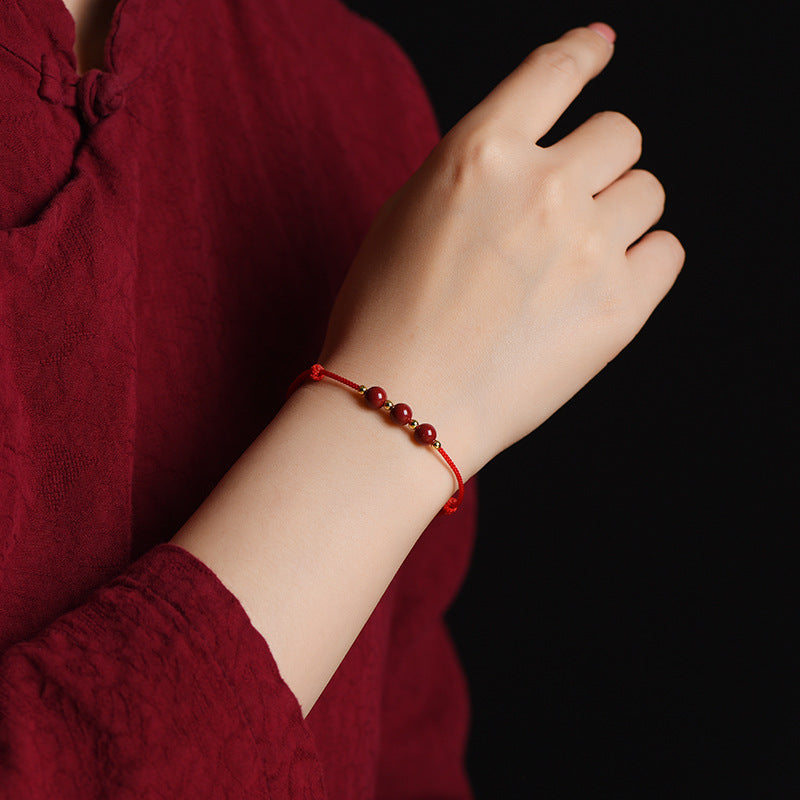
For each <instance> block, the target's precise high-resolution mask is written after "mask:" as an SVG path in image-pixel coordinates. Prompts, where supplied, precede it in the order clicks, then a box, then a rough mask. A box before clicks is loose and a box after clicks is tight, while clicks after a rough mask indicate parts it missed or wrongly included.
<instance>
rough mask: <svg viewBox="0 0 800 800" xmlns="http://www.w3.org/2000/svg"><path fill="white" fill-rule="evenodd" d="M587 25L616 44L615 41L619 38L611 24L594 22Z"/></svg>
mask: <svg viewBox="0 0 800 800" xmlns="http://www.w3.org/2000/svg"><path fill="white" fill-rule="evenodd" d="M586 27H587V28H589V29H590V30H593V31H594V32H595V33H599V34H600V35H601V36H602V37H603V38H604V39H605V40H606V41H608V42H610V43H611V44H614V42H615V41H616V40H617V32H616V31H615V30H614V29H613V28H612V27H611V26H610V25H606V23H605V22H593V23H592V24H591V25H587V26H586Z"/></svg>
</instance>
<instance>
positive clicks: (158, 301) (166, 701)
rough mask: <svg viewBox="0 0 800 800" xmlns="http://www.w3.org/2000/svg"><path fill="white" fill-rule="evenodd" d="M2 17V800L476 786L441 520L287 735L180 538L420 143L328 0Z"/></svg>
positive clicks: (415, 98)
mask: <svg viewBox="0 0 800 800" xmlns="http://www.w3.org/2000/svg"><path fill="white" fill-rule="evenodd" d="M72 37H73V25H72V18H71V17H70V16H69V14H68V12H67V11H66V9H65V7H64V6H63V3H62V0H3V2H2V3H0V797H3V798H5V797H9V798H12V797H13V798H16V797H20V798H22V797H25V798H40V797H41V798H48V800H49V799H50V798H55V797H59V798H64V797H66V798H81V800H85V799H86V798H94V797H98V798H99V797H104V798H105V797H126V798H127V797H131V798H134V797H135V798H144V797H148V798H149V797H164V798H178V797H193V798H194V797H214V798H223V797H224V798H234V797H253V798H255V797H258V798H263V797H269V798H320V797H326V796H327V797H330V798H336V799H337V800H338V799H339V798H353V799H354V800H355V799H356V798H357V799H358V800H365V799H367V798H372V797H376V798H395V797H397V798H399V797H402V798H414V797H434V796H435V797H448V798H462V797H468V796H469V789H468V787H467V783H466V780H465V777H464V771H463V763H462V761H463V747H464V740H465V736H466V726H467V713H468V712H467V701H466V691H465V683H464V680H463V676H462V673H461V671H460V668H459V666H458V663H457V659H456V657H455V655H454V651H453V648H452V645H451V643H450V640H449V637H448V635H447V633H446V631H445V628H444V625H443V622H442V613H443V611H444V609H445V608H446V607H447V605H448V603H449V602H450V601H451V599H452V597H453V595H454V593H455V591H456V590H457V587H458V585H459V583H460V581H461V580H462V578H463V575H464V572H465V569H466V565H467V561H468V557H469V551H470V547H471V542H472V536H473V528H474V516H475V498H474V492H473V491H472V490H471V489H470V490H468V494H467V498H466V500H465V504H464V506H463V507H462V509H461V510H460V511H459V513H458V514H455V515H453V516H451V517H446V518H444V517H440V518H438V519H437V520H436V521H435V522H434V524H433V525H432V526H431V527H430V529H429V530H428V531H427V532H426V533H425V534H424V535H423V537H422V538H421V539H420V541H419V543H418V544H417V546H416V547H415V549H414V550H413V551H412V553H411V555H410V556H409V558H408V560H407V561H406V563H405V564H404V565H403V567H402V568H401V570H400V572H399V573H398V575H397V577H396V578H395V580H394V582H393V583H392V585H391V586H390V587H389V590H388V591H387V593H386V595H385V596H384V598H383V599H382V601H381V603H380V604H379V606H378V608H377V609H376V611H375V612H374V614H373V615H372V617H371V619H370V621H369V622H368V624H367V626H366V627H365V628H364V630H363V632H362V634H361V636H360V637H359V639H358V640H357V642H356V643H355V645H354V646H353V648H352V650H351V651H350V653H349V654H348V656H347V658H346V659H345V661H344V662H343V664H342V666H341V667H340V669H339V670H338V672H337V673H336V675H335V676H334V678H333V680H332V681H331V683H330V684H329V686H328V687H327V688H326V690H325V692H324V693H323V695H322V697H321V698H320V700H319V701H318V703H317V705H316V706H315V708H314V709H313V710H312V712H311V714H310V715H309V717H308V719H307V720H305V721H303V719H302V717H301V714H300V710H299V707H298V705H297V702H296V700H295V698H294V696H293V695H292V693H291V692H290V690H289V689H288V688H287V686H286V685H285V684H284V683H283V682H282V680H281V678H280V676H279V675H278V672H277V669H276V667H275V664H274V662H273V660H272V658H271V655H270V652H269V648H268V643H266V642H265V641H264V640H263V638H262V637H261V636H260V635H259V634H258V633H257V632H256V631H255V629H254V628H253V627H252V626H251V625H250V623H249V620H248V619H247V616H246V614H245V613H244V610H243V609H242V607H241V605H240V604H239V602H238V601H237V600H236V598H235V597H234V596H233V595H231V594H230V592H228V590H227V589H226V588H225V587H224V586H223V585H222V584H221V583H220V582H219V581H218V580H217V578H216V577H215V576H214V574H213V573H212V572H211V571H210V570H209V569H208V568H207V567H205V566H204V565H203V564H202V563H201V562H199V561H197V560H196V559H194V558H193V557H192V556H191V555H189V554H188V553H186V552H185V551H183V550H181V549H180V548H176V547H174V546H172V545H169V544H164V542H168V541H169V539H170V538H171V536H172V535H173V534H174V533H175V532H176V531H177V530H178V529H179V528H180V526H181V525H182V524H183V522H184V521H185V520H186V519H187V518H188V517H189V515H190V514H191V513H192V512H193V511H194V509H195V508H196V507H197V506H198V505H199V504H200V502H201V501H202V500H203V499H204V497H205V496H206V495H207V494H208V493H209V491H210V490H211V489H212V487H213V486H214V485H215V483H216V482H217V481H218V480H219V478H220V477H221V476H222V475H223V474H224V473H225V471H226V470H227V469H228V468H229V467H230V465H231V464H232V463H233V462H234V461H235V460H236V458H237V457H238V456H239V455H240V454H241V453H242V452H243V450H244V449H245V448H246V447H247V446H248V444H249V443H250V442H251V441H252V440H253V439H254V438H255V437H256V436H257V434H258V433H259V432H260V431H261V430H262V429H263V427H264V426H265V425H266V424H268V422H269V420H270V419H271V418H272V416H273V415H274V414H275V412H276V411H277V410H278V408H279V407H280V405H281V402H282V399H283V397H284V393H285V390H286V387H287V385H288V384H289V383H290V382H291V380H292V378H294V376H295V375H296V374H297V373H298V372H299V371H300V370H301V369H303V368H305V367H307V366H308V365H309V364H310V363H312V362H313V361H314V360H315V358H316V356H317V354H318V351H319V347H320V345H321V341H322V337H323V333H324V327H325V320H326V319H327V316H328V313H329V310H330V308H331V305H332V302H333V299H334V297H335V295H336V292H337V289H338V287H339V284H340V282H341V280H342V278H343V276H344V274H345V272H346V270H347V268H348V266H349V264H350V262H351V260H352V258H353V256H354V255H355V252H356V249H357V247H358V245H359V243H360V240H361V239H362V237H363V236H364V234H365V232H366V230H367V228H368V226H369V224H370V222H371V219H372V217H373V216H374V214H375V213H376V211H377V210H378V208H379V206H380V205H381V203H382V202H383V201H384V200H385V199H386V198H387V197H388V196H389V195H390V194H391V193H392V192H393V191H394V190H396V189H397V188H398V187H399V186H400V185H401V184H402V183H403V182H404V181H405V180H406V179H407V178H408V176H409V175H410V174H411V172H412V171H413V170H414V169H416V167H417V166H418V165H419V164H420V163H421V161H422V159H423V158H424V157H425V156H426V155H427V153H428V152H429V151H430V149H431V148H432V147H433V146H434V144H435V143H436V141H437V136H438V134H437V128H436V123H435V120H434V117H433V114H432V112H431V109H430V106H429V103H428V102H427V99H426V96H425V93H424V90H423V89H422V87H421V85H420V82H419V80H418V78H417V76H416V74H415V72H414V70H413V69H412V67H411V66H410V65H409V63H408V61H407V59H406V58H405V57H404V56H403V54H402V53H401V52H400V50H399V48H398V47H397V46H396V44H394V43H393V42H392V41H391V39H389V37H387V36H386V35H385V34H384V33H382V32H381V31H379V30H378V29H376V28H375V27H374V26H373V25H372V24H370V23H368V22H366V21H364V20H363V19H361V18H359V17H357V16H355V15H354V14H352V13H351V12H349V11H347V10H346V9H345V8H344V7H343V6H342V5H341V4H340V3H338V2H335V1H334V0H271V1H270V2H267V0H193V2H187V1H186V0H121V2H120V4H119V6H118V8H117V13H116V15H115V17H114V21H113V24H112V30H111V35H110V37H109V46H108V51H107V64H108V71H107V72H101V71H97V70H94V71H91V72H89V73H88V74H87V75H85V76H84V77H83V78H81V79H80V80H79V79H78V77H77V75H76V73H75V66H74V56H73V55H72V43H73V39H72Z"/></svg>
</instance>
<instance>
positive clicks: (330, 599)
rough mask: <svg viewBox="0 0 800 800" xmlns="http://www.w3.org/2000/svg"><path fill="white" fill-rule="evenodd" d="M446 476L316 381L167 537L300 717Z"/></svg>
mask: <svg viewBox="0 0 800 800" xmlns="http://www.w3.org/2000/svg"><path fill="white" fill-rule="evenodd" d="M453 488H454V480H453V475H452V473H451V472H450V471H449V470H448V468H447V466H446V465H445V464H444V462H443V461H441V459H440V458H439V457H438V456H437V455H436V453H435V452H434V451H432V450H431V448H428V447H421V446H415V445H414V444H413V442H412V441H409V435H408V431H407V430H404V429H400V428H398V427H397V426H396V425H393V424H392V423H391V422H389V421H388V420H387V415H385V414H376V413H374V412H373V413H370V412H369V410H368V409H366V408H365V407H364V406H363V401H362V400H361V398H360V397H359V396H358V395H357V394H355V393H351V392H350V391H348V390H347V389H345V388H343V387H341V386H338V385H331V384H329V383H327V382H324V381H323V382H321V383H319V384H313V385H306V386H303V387H301V388H300V389H299V390H298V391H297V392H296V394H295V395H294V396H293V397H292V398H291V400H290V401H289V402H288V403H287V404H286V406H285V407H284V408H283V409H282V411H281V412H280V413H279V414H278V416H277V417H276V418H275V420H274V421H273V422H272V423H271V424H270V425H269V426H268V427H267V428H266V430H265V431H264V432H263V434H262V435H261V436H260V437H259V438H258V439H257V440H256V441H255V442H254V443H253V445H252V446H251V447H250V448H249V449H248V450H247V452H246V453H245V454H244V455H243V456H242V457H241V458H240V459H239V461H237V463H236V464H235V465H234V466H233V468H232V469H231V470H230V471H229V472H228V474H227V475H226V476H225V478H224V479H223V480H222V481H221V482H220V484H219V485H218V486H217V488H216V489H215V490H214V491H213V493H212V494H211V495H210V496H209V498H208V499H207V500H206V501H205V503H203V505H202V506H201V507H200V508H199V509H198V511H197V512H196V513H195V514H194V515H193V516H192V518H191V519H190V520H189V521H188V522H187V523H186V525H184V527H183V528H182V529H181V530H180V531H179V532H178V534H177V535H176V536H175V537H174V539H173V540H172V541H173V543H174V544H177V545H180V546H181V547H183V548H185V549H186V550H188V551H189V552H190V553H192V554H193V555H195V556H196V557H197V558H198V559H200V560H201V561H203V562H204V563H205V564H207V565H208V566H209V567H210V568H211V569H212V570H213V571H214V572H215V573H216V574H217V575H218V576H219V578H220V580H221V581H222V582H223V583H224V584H225V585H226V586H227V587H228V589H229V590H230V591H231V592H232V593H233V594H234V595H236V597H237V598H239V600H240V601H241V603H242V605H243V607H244V609H245V611H246V612H247V614H248V615H249V617H250V619H251V621H252V623H253V625H254V627H255V628H256V629H257V630H258V631H259V632H260V633H261V634H262V635H263V636H264V638H265V639H266V640H267V642H268V643H269V645H270V648H271V650H272V652H273V655H274V657H275V660H276V663H277V664H278V667H279V669H280V671H281V674H282V676H283V678H284V680H285V681H286V682H287V683H288V685H289V687H290V688H291V689H292V691H293V692H294V693H295V695H296V696H297V698H298V700H299V701H300V704H301V706H302V708H303V711H304V713H307V712H308V711H309V710H310V709H311V707H312V706H313V704H314V702H315V701H316V699H317V697H318V696H319V694H320V693H321V692H322V690H323V688H324V687H325V685H326V684H327V682H328V680H329V679H330V677H331V675H332V674H333V672H334V671H335V670H336V668H337V666H338V665H339V663H340V662H341V660H342V659H343V658H344V656H345V654H346V653H347V650H348V649H349V648H350V645H351V644H352V643H353V641H354V640H355V638H356V636H357V635H358V633H359V631H360V630H361V628H362V627H363V625H364V624H365V622H366V620H367V619H368V617H369V615H370V613H371V612H372V610H373V609H374V607H375V605H376V604H377V602H378V600H379V599H380V597H381V595H382V594H383V592H384V591H385V589H386V587H387V586H388V584H389V582H390V581H391V579H392V577H393V576H394V574H395V572H396V571H397V569H398V568H399V567H400V565H401V564H402V562H403V560H404V558H405V556H406V555H407V553H408V552H409V550H410V549H411V547H412V546H413V545H414V543H415V541H416V540H417V538H418V537H419V535H420V534H421V533H422V531H423V530H424V529H425V527H426V526H427V524H428V523H429V522H430V520H431V519H432V518H433V517H434V516H435V515H436V513H437V512H438V510H439V508H441V506H442V505H443V504H444V502H445V501H446V500H447V498H448V497H449V496H450V494H451V493H452V492H453Z"/></svg>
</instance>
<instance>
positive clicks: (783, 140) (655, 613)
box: [348, 0, 800, 800]
mask: <svg viewBox="0 0 800 800" xmlns="http://www.w3.org/2000/svg"><path fill="white" fill-rule="evenodd" d="M348 5H350V6H351V7H352V8H354V9H355V10H357V11H359V12H360V13H362V14H364V15H365V16H368V17H370V18H372V19H374V20H375V21H377V22H378V23H379V24H380V25H382V26H383V27H384V28H385V29H387V30H388V31H389V32H390V33H392V34H393V35H394V36H395V37H396V38H397V39H398V40H399V41H400V43H401V44H402V45H403V47H404V48H405V49H406V51H407V52H408V53H409V55H410V56H411V58H412V60H413V61H414V63H415V64H416V66H417V68H418V70H419V71H420V74H421V76H422V79H423V81H424V83H425V85H426V86H427V88H428V91H429V93H430V96H431V99H432V102H433V104H434V108H435V109H436V112H437V115H438V118H439V121H440V125H441V128H442V130H443V131H446V130H448V129H449V128H450V127H451V126H452V125H453V124H455V122H457V120H458V119H459V118H460V117H461V116H462V115H463V114H464V113H466V112H467V111H468V110H469V109H470V108H471V107H472V106H473V105H475V104H476V103H477V102H478V101H480V99H481V98H482V97H483V96H484V95H485V94H486V93H487V92H489V91H490V90H491V88H492V87H493V86H494V85H495V84H496V83H497V82H498V81H499V80H500V79H501V78H502V77H504V76H505V75H506V74H507V73H508V72H509V71H511V70H512V69H513V68H514V67H515V66H516V65H517V64H518V63H519V62H520V61H521V60H522V59H523V58H524V56H525V55H526V54H527V53H528V51H529V50H531V49H533V48H534V47H535V46H536V45H538V44H540V43H542V42H545V41H548V40H550V39H554V38H556V37H557V36H559V35H560V33H561V32H562V31H564V30H566V29H568V28H570V27H574V26H576V25H581V24H586V23H589V22H591V21H594V20H596V19H600V20H603V21H606V22H608V23H610V24H611V25H612V26H613V27H615V28H616V30H617V32H618V36H619V38H618V41H617V48H616V54H615V56H614V58H613V60H612V62H611V64H610V65H609V67H608V68H607V69H606V71H605V72H604V73H603V74H602V75H601V76H600V77H599V78H597V79H596V80H595V81H593V82H592V83H591V84H590V85H589V87H588V88H587V90H586V91H585V93H584V95H583V96H582V97H581V98H580V99H579V100H578V101H577V102H576V103H575V104H574V105H573V107H572V108H571V109H570V110H569V111H568V113H567V114H566V115H565V117H564V118H563V119H562V121H561V123H560V124H559V126H558V128H557V129H556V133H561V134H563V133H565V132H567V131H568V130H571V129H572V128H574V127H575V126H576V125H578V124H579V123H580V122H582V121H583V120H584V119H586V118H587V117H588V116H589V115H590V114H592V113H594V112H595V111H599V110H603V109H615V110H618V111H622V112H623V113H625V114H627V115H628V116H629V117H631V119H633V120H634V122H636V123H637V125H639V127H640V128H641V129H642V131H643V134H644V155H643V157H642V160H641V162H640V166H642V167H644V168H646V169H649V170H651V171H652V172H654V173H655V174H656V175H657V176H658V177H659V178H660V179H661V180H662V182H663V183H664V185H665V187H666V190H667V210H666V213H665V216H664V218H663V220H662V223H661V224H660V227H665V228H668V229H670V230H672V231H673V232H675V233H676V234H677V235H678V236H679V238H680V239H681V240H682V242H683V244H684V246H685V248H686V250H687V261H686V265H685V267H684V271H683V273H682V274H681V276H680V278H679V279H678V282H677V284H676V285H675V287H674V289H673V290H672V292H671V293H670V294H669V296H668V297H667V298H666V300H665V301H664V302H663V303H662V304H661V306H660V307H659V308H658V309H657V310H656V312H655V314H654V315H653V316H652V317H651V319H650V321H649V322H648V323H647V325H646V326H645V328H644V329H643V331H642V332H641V334H640V335H639V336H638V337H637V338H636V340H635V341H634V342H633V343H632V344H631V345H630V346H629V347H628V348H627V349H626V350H625V351H624V352H623V353H622V354H621V355H620V356H619V357H618V358H617V359H616V360H615V361H614V362H613V363H612V364H610V365H609V366H608V367H607V368H606V369H605V370H604V371H603V372H602V373H601V374H600V375H599V376H598V377H597V378H595V379H594V380H593V381H592V382H591V383H590V384H589V385H588V386H587V387H586V388H585V389H583V390H582V391H581V392H580V393H579V394H578V395H577V396H576V397H575V398H574V399H573V400H572V401H570V402H569V403H568V404H567V405H566V406H565V407H563V408H562V409H561V410H560V411H558V412H557V413H556V414H555V415H554V416H553V417H552V418H551V419H550V420H549V421H548V422H546V423H545V424H544V425H543V426H541V427H540V428H539V429H538V430H537V431H535V432H534V433H533V434H532V435H531V436H529V437H528V438H527V439H526V440H525V441H523V442H521V443H519V444H518V445H516V446H515V447H513V448H512V449H511V450H509V451H507V452H505V453H503V454H502V455H501V456H500V457H498V458H497V459H495V461H493V462H492V463H491V464H490V465H489V466H487V467H486V469H485V470H484V471H483V472H482V473H481V475H480V483H481V491H482V508H481V530H480V534H479V540H478V544H477V550H476V554H475V559H474V563H473V566H472V569H471V573H470V575H469V578H468V580H467V583H466V586H465V587H464V590H463V593H462V594H461V596H460V598H459V599H458V601H457V603H456V605H455V607H454V608H453V610H452V612H451V615H450V622H451V627H452V629H453V631H454V635H455V637H456V641H457V645H458V647H459V650H460V652H461V655H462V658H463V661H464V664H465V668H466V670H467V674H468V677H469V681H470V684H471V691H472V698H473V703H474V711H473V730H472V736H471V740H470V746H469V759H468V766H469V770H470V774H471V776H472V780H473V783H474V786H475V790H476V794H477V796H478V798H481V799H482V800H483V799H484V798H506V799H507V800H510V799H511V798H532V797H537V798H571V797H591V798H615V799H616V798H629V797H630V798H634V797H635V798H661V797H669V798H700V797H703V798H707V797H712V798H739V797H742V798H745V797H746V798H794V797H800V767H798V760H799V759H800V692H798V679H799V676H800V673H799V672H798V667H800V661H799V660H798V657H797V653H796V652H795V650H796V648H797V639H798V613H797V612H798V592H797V577H796V574H797V571H798V567H797V560H796V558H795V551H794V540H795V539H796V537H797V529H798V525H797V522H796V518H797V514H796V512H795V504H796V494H797V491H796V489H797V480H796V475H797V473H796V469H795V463H796V458H797V437H796V426H795V408H794V406H795V402H794V401H795V391H794V387H793V383H794V382H795V381H796V379H794V375H793V373H794V361H795V358H794V352H795V339H796V333H797V332H796V330H795V325H794V311H795V308H796V295H795V286H796V282H797V277H796V276H797V269H798V259H797V239H798V237H797V231H798V222H797V219H796V217H797V200H796V192H795V190H794V189H795V183H796V180H797V178H796V158H795V157H794V153H795V147H796V138H797V137H796V120H795V116H796V108H797V104H798V103H797V98H796V88H797V77H798V70H797V67H796V63H797V58H798V50H800V48H799V47H798V41H797V40H798V36H800V33H798V28H797V26H796V25H795V24H794V23H792V22H790V19H789V13H790V11H791V8H792V4H789V3H786V4H783V8H784V9H785V10H783V11H782V10H781V5H780V4H775V5H773V6H770V5H769V4H764V3H759V4H757V5H751V4H747V5H740V6H734V5H723V4H712V3H706V4H703V3H692V4H690V3H685V2H684V3H664V4H651V3H645V2H637V3H613V2H611V3H601V4H595V3H593V4H588V3H579V2H561V3H549V4H540V3H531V2H523V0H495V2H491V3H490V2H460V3H459V2H436V1H435V0H427V2H419V1H415V0H406V2H403V3H377V2H367V0H363V1H362V0H356V1H354V2H349V3H348Z"/></svg>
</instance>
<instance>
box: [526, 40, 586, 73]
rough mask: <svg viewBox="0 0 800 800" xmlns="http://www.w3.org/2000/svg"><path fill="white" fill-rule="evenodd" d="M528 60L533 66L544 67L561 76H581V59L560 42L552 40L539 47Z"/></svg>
mask: <svg viewBox="0 0 800 800" xmlns="http://www.w3.org/2000/svg"><path fill="white" fill-rule="evenodd" d="M526 61H528V63H530V64H531V66H534V67H537V68H539V67H543V68H545V69H547V70H549V71H550V72H551V73H552V74H554V75H556V76H558V77H560V78H566V79H568V80H574V79H576V78H579V77H580V76H581V64H580V61H579V60H578V58H577V57H576V56H575V54H574V53H572V52H571V51H570V50H568V49H567V48H566V47H564V46H563V44H562V43H560V42H551V43H550V44H545V45H542V46H541V47H538V48H537V49H536V50H534V51H533V52H532V53H531V54H530V55H529V56H528V58H527V59H526Z"/></svg>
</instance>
